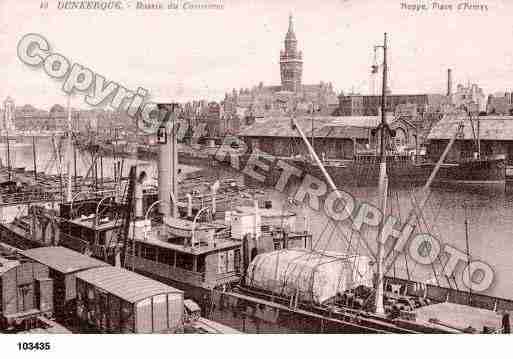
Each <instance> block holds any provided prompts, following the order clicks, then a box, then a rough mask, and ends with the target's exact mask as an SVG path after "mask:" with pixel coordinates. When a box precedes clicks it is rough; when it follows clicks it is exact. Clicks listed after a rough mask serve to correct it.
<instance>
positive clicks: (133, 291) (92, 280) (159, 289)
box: [77, 266, 183, 303]
mask: <svg viewBox="0 0 513 359" xmlns="http://www.w3.org/2000/svg"><path fill="white" fill-rule="evenodd" d="M77 278H79V279H81V280H83V281H84V282H87V283H89V284H91V285H94V286H95V287H98V288H100V289H102V290H105V291H107V292H109V293H111V294H112V295H115V296H116V297H119V298H121V299H123V300H125V301H127V302H130V303H136V302H138V301H140V300H143V299H146V298H150V297H153V296H156V295H159V294H167V293H176V294H183V292H182V291H181V290H179V289H176V288H173V287H171V286H169V285H166V284H164V283H161V282H157V281H156V280H153V279H150V278H147V277H144V276H142V275H140V274H137V273H134V272H130V271H128V270H126V269H123V268H119V267H112V266H108V267H100V268H93V269H89V270H86V271H83V272H80V273H78V274H77Z"/></svg>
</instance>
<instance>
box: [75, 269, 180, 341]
mask: <svg viewBox="0 0 513 359" xmlns="http://www.w3.org/2000/svg"><path fill="white" fill-rule="evenodd" d="M77 293H78V296H77V316H78V318H79V320H80V323H81V327H86V326H88V327H90V328H93V330H94V331H99V332H104V333H174V332H181V331H182V330H183V313H184V293H183V292H182V291H180V290H178V289H175V288H173V287H170V286H168V285H165V284H163V283H160V282H157V281H155V280H153V279H149V278H147V277H144V276H142V275H140V274H137V273H134V272H131V271H128V270H126V269H123V268H119V267H111V266H109V267H99V268H93V269H89V270H86V271H82V272H80V273H78V274H77Z"/></svg>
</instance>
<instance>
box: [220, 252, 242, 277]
mask: <svg viewBox="0 0 513 359" xmlns="http://www.w3.org/2000/svg"><path fill="white" fill-rule="evenodd" d="M238 251H239V254H238V255H237V256H236V255H235V250H233V249H232V250H230V251H226V252H219V253H218V257H217V260H218V262H217V273H219V274H221V273H232V272H235V271H238V270H239V263H240V250H238ZM236 258H237V263H236ZM236 268H237V269H236Z"/></svg>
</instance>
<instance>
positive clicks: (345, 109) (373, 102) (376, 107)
mask: <svg viewBox="0 0 513 359" xmlns="http://www.w3.org/2000/svg"><path fill="white" fill-rule="evenodd" d="M338 99H339V108H338V113H337V115H339V116H377V115H378V114H379V112H380V108H381V95H360V94H348V95H344V94H341V95H340V96H339V97H338ZM445 102H447V96H443V95H439V94H411V95H410V94H408V95H387V98H386V110H387V111H390V112H394V113H395V112H396V111H397V110H398V109H401V110H402V107H404V106H400V105H414V106H415V107H416V109H417V112H418V113H424V112H431V111H436V110H438V109H440V108H441V107H442V106H443V104H444V103H445Z"/></svg>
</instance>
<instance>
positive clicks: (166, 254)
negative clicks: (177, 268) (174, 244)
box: [158, 248, 175, 266]
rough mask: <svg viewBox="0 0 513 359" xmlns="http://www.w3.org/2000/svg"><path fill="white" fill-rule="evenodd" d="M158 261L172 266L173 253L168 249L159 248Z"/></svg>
mask: <svg viewBox="0 0 513 359" xmlns="http://www.w3.org/2000/svg"><path fill="white" fill-rule="evenodd" d="M158 261H159V262H160V263H163V264H167V265H170V266H172V265H173V264H174V262H175V254H174V252H173V251H172V250H170V249H166V248H160V249H159V257H158Z"/></svg>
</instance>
